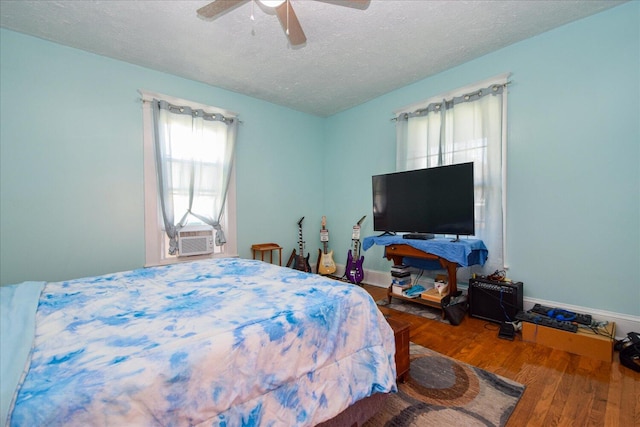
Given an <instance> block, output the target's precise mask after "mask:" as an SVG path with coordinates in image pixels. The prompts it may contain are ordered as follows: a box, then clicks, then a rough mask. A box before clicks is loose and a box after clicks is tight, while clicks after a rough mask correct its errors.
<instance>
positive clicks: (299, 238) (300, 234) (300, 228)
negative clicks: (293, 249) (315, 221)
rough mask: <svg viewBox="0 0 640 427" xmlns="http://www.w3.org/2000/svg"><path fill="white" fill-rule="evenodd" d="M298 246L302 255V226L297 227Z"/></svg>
mask: <svg viewBox="0 0 640 427" xmlns="http://www.w3.org/2000/svg"><path fill="white" fill-rule="evenodd" d="M298 247H299V248H300V256H302V255H304V241H303V240H302V226H300V227H298Z"/></svg>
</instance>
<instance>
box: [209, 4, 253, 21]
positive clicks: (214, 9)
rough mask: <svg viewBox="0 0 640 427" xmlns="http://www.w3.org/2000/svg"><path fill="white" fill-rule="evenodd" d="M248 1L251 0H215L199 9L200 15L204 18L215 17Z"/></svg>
mask: <svg viewBox="0 0 640 427" xmlns="http://www.w3.org/2000/svg"><path fill="white" fill-rule="evenodd" d="M248 1H249V0H215V1H212V2H211V3H209V4H208V5H206V6H203V7H201V8H200V9H198V15H200V16H202V17H204V18H214V17H216V16H218V15H222V14H223V13H225V12H228V11H230V10H231V9H235V8H236V7H238V6H240V5H241V4H243V3H246V2H248Z"/></svg>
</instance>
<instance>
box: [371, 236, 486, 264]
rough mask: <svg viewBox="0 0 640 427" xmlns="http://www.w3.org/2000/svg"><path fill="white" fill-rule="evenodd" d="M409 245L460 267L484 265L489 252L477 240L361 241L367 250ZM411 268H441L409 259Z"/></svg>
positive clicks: (394, 238)
mask: <svg viewBox="0 0 640 427" xmlns="http://www.w3.org/2000/svg"><path fill="white" fill-rule="evenodd" d="M392 244H396V245H409V246H411V247H414V248H416V249H419V250H421V251H423V252H427V253H430V254H433V255H437V256H439V257H442V258H444V259H446V260H449V261H451V262H456V263H458V265H460V266H461V267H469V266H471V265H476V264H479V265H484V263H485V262H486V261H487V257H488V256H489V250H488V249H487V247H486V246H485V244H484V242H483V241H482V240H479V239H460V240H459V241H457V242H452V241H451V239H445V238H435V239H429V240H420V239H404V238H403V237H402V236H400V235H397V236H369V237H365V238H364V239H363V240H362V249H363V250H365V251H366V250H367V249H369V248H370V247H372V246H373V245H381V246H387V245H392ZM410 265H411V266H413V267H418V268H424V269H438V268H442V267H441V266H440V264H439V263H438V261H435V262H432V261H429V260H419V259H411V263H410Z"/></svg>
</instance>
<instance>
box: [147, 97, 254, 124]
mask: <svg viewBox="0 0 640 427" xmlns="http://www.w3.org/2000/svg"><path fill="white" fill-rule="evenodd" d="M138 101H141V102H142V103H143V104H144V103H148V104H151V103H153V99H145V98H142V97H140V98H138ZM158 101H159V100H158ZM165 102H166V103H167V104H169V107H170V108H177V109H181V108H191V109H192V110H194V109H195V110H202V111H204V109H202V108H194V107H191V106H188V105H185V106H181V105H175V104H172V103H171V102H169V101H165ZM204 112H205V114H207V115H211V116H220V117H222V119H223V120H225V121H226V120H236V121H237V122H238V124H240V125H241V124H243V123H244V122H243V121H242V120H240V118H239V117H238V115H235V116H232V117H227V116H225V115H224V114H222V113H207V112H206V111H204Z"/></svg>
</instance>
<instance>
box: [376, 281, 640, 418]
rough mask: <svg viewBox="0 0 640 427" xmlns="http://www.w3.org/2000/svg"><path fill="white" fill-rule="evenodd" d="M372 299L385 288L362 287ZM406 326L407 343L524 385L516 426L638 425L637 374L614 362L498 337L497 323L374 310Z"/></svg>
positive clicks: (639, 375)
mask: <svg viewBox="0 0 640 427" xmlns="http://www.w3.org/2000/svg"><path fill="white" fill-rule="evenodd" d="M364 289H366V290H367V291H368V292H369V293H370V294H371V296H372V297H373V298H374V299H375V300H376V301H378V300H380V299H383V298H385V296H386V289H384V288H380V287H377V286H370V285H364ZM380 310H381V311H382V312H383V313H384V314H385V315H390V316H391V317H393V318H395V319H398V320H402V321H405V322H409V323H410V324H411V332H410V339H411V341H412V342H414V343H416V344H419V345H422V346H425V347H428V348H430V349H432V350H435V351H437V352H439V353H442V354H445V355H447V356H449V357H453V358H455V359H457V360H460V361H462V362H465V363H468V364H470V365H474V366H477V367H479V368H482V369H486V370H487V371H490V372H494V373H496V374H499V375H502V376H504V377H506V378H510V379H512V380H514V381H517V382H519V383H521V384H524V385H526V390H525V392H524V395H523V396H522V399H521V400H520V402H518V405H517V406H516V409H515V411H514V412H513V414H512V415H511V418H509V423H508V424H507V425H508V426H510V427H516V426H518V427H519V426H545V427H550V426H563V427H564V426H580V427H582V426H607V427H608V426H621V427H630V426H640V373H638V372H635V371H633V370H631V369H629V368H626V367H624V366H622V365H620V363H619V359H618V354H617V353H616V354H615V355H614V361H613V362H612V363H607V362H602V361H599V360H596V359H593V358H590V357H585V356H578V355H574V354H570V353H567V352H564V351H560V350H555V349H552V348H550V347H546V346H543V345H539V344H532V343H526V342H523V341H522V339H521V337H520V335H519V334H518V336H517V337H516V339H515V340H514V341H508V340H503V339H500V338H498V325H496V324H494V323H491V322H486V321H483V320H480V319H476V318H471V317H468V316H467V317H466V318H465V319H464V321H463V322H462V324H461V325H459V326H451V325H448V324H446V323H442V322H438V321H434V320H429V319H425V318H422V317H418V316H414V315H412V314H408V313H402V312H398V311H394V310H390V309H387V308H385V307H380Z"/></svg>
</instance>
